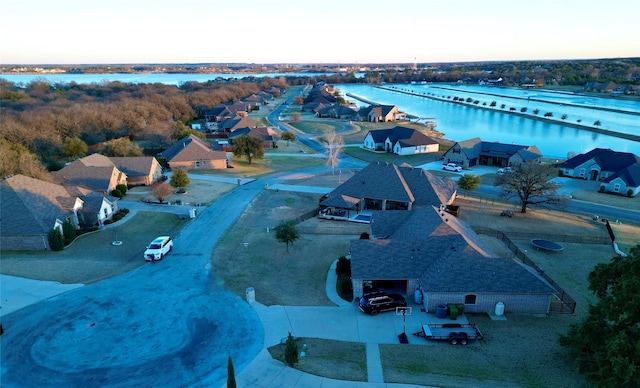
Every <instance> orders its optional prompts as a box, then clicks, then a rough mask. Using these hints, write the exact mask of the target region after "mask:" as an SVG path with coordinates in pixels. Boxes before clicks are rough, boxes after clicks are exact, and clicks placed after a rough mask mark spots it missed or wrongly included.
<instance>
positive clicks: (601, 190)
mask: <svg viewBox="0 0 640 388" xmlns="http://www.w3.org/2000/svg"><path fill="white" fill-rule="evenodd" d="M598 191H599V192H601V193H604V185H601V186H600V188H599V189H598Z"/></svg>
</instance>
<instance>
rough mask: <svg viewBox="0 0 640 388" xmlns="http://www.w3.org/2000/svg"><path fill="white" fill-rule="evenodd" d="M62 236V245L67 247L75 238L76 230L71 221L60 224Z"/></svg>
mask: <svg viewBox="0 0 640 388" xmlns="http://www.w3.org/2000/svg"><path fill="white" fill-rule="evenodd" d="M62 234H63V235H64V245H69V244H71V242H72V241H73V240H74V239H75V238H76V228H75V227H74V226H73V224H72V223H71V221H69V220H66V221H65V222H63V223H62Z"/></svg>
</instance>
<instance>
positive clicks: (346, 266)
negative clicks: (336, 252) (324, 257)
mask: <svg viewBox="0 0 640 388" xmlns="http://www.w3.org/2000/svg"><path fill="white" fill-rule="evenodd" d="M336 275H338V277H340V276H342V275H347V276H348V277H351V260H349V259H347V258H346V257H345V256H340V257H339V258H338V262H337V263H336Z"/></svg>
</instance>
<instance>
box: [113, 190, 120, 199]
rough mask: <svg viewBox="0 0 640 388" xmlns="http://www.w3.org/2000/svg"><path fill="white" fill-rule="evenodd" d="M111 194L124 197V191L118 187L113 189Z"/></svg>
mask: <svg viewBox="0 0 640 388" xmlns="http://www.w3.org/2000/svg"><path fill="white" fill-rule="evenodd" d="M111 195H112V196H114V197H118V198H122V191H120V190H118V189H113V190H111Z"/></svg>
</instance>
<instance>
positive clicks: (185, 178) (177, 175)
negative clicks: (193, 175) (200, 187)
mask: <svg viewBox="0 0 640 388" xmlns="http://www.w3.org/2000/svg"><path fill="white" fill-rule="evenodd" d="M189 183H191V179H190V178H189V174H188V173H187V170H185V169H184V168H176V169H175V170H173V173H172V174H171V186H173V187H177V188H178V191H179V192H181V193H184V188H185V187H186V186H189Z"/></svg>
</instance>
